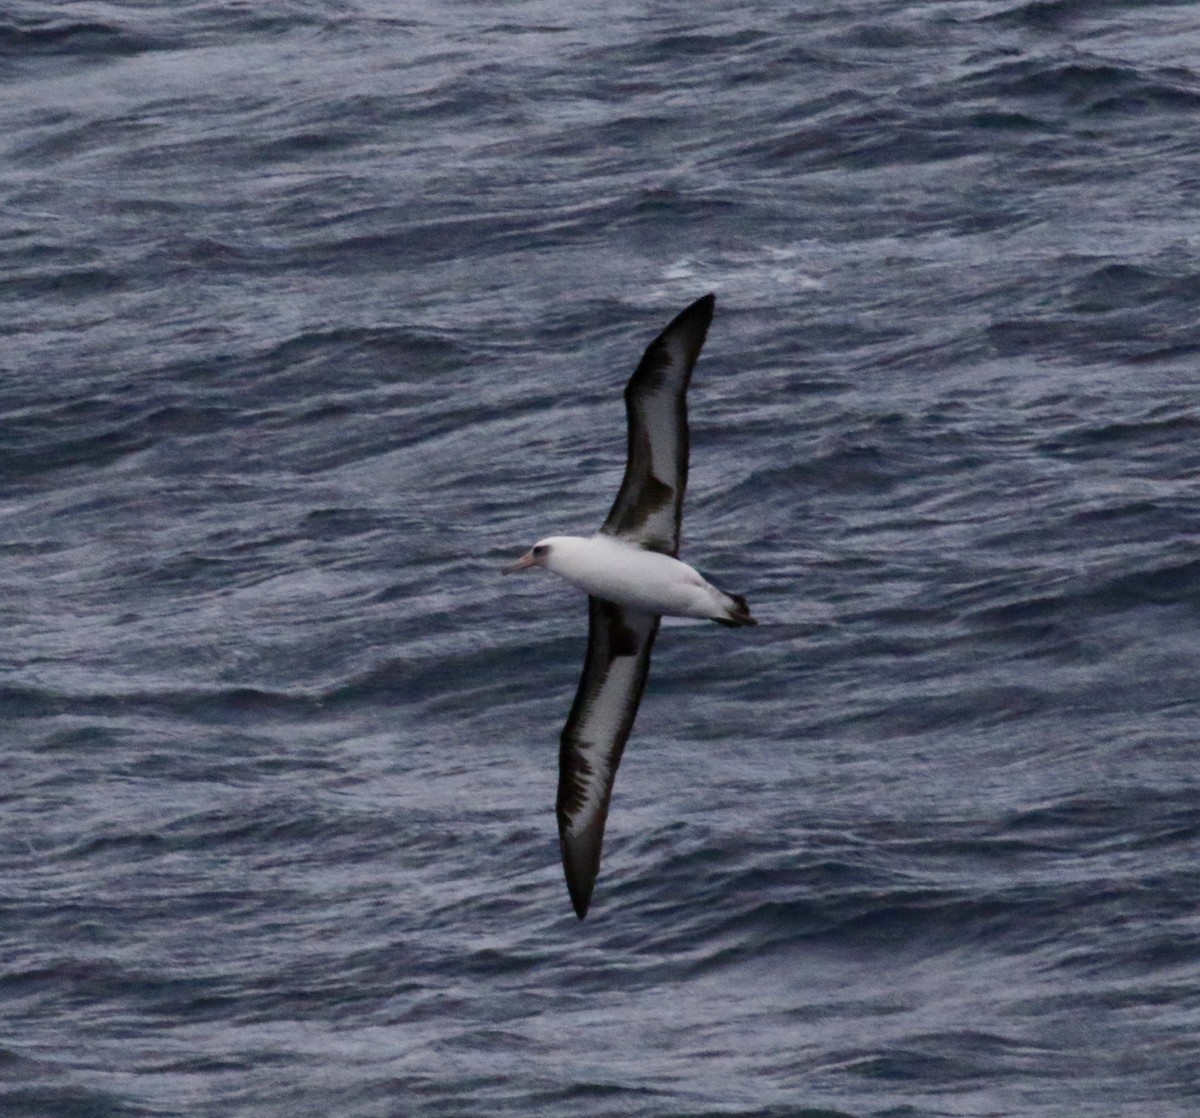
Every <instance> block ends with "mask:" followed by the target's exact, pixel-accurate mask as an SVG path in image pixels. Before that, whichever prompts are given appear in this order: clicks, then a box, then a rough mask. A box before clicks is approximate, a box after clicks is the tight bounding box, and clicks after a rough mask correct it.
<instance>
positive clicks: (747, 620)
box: [716, 591, 758, 629]
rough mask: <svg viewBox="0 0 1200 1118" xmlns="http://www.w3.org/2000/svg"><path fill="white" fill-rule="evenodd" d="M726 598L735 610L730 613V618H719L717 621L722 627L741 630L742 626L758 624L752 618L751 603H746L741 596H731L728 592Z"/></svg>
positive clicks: (732, 609)
mask: <svg viewBox="0 0 1200 1118" xmlns="http://www.w3.org/2000/svg"><path fill="white" fill-rule="evenodd" d="M725 596H726V597H727V598H728V599H729V600H730V601H731V602H732V603H733V608H731V609H730V611H729V616H728V617H718V618H716V620H717V621H718V622H719V623H720V624H722V625H728V626H729V627H730V628H731V629H737V628H740V627H741V626H742V625H757V624H758V622H757V621H756V620H755V619H754V618H753V617H751V616H750V603H749V602H748V601H746V599H745V598H743V597H742V596H741V594H730V593H729V592H728V591H726V594H725Z"/></svg>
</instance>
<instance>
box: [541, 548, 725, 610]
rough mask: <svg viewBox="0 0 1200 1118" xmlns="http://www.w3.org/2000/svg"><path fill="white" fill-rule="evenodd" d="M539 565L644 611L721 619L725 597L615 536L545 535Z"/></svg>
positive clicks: (684, 568) (678, 566)
mask: <svg viewBox="0 0 1200 1118" xmlns="http://www.w3.org/2000/svg"><path fill="white" fill-rule="evenodd" d="M541 542H542V543H543V544H547V545H549V548H550V550H549V553H548V554H547V556H546V558H545V560H544V562H543V563H542V566H544V567H545V568H546V569H547V570H548V571H551V572H552V573H554V574H556V575H558V576H559V577H560V578H563V579H566V581H567V582H569V583H571V584H572V585H574V586H578V587H579V589H580V590H583V591H586V592H587V593H588V594H592V595H594V596H595V597H597V598H604V599H605V600H606V601H609V602H616V603H617V604H618V605H622V606H628V607H629V608H631V609H637V610H642V611H643V612H645V613H657V614H666V615H668V616H673V617H706V618H724V617H727V616H728V615H729V610H730V606H731V605H732V603H731V600H730V598H729V596H728V595H727V594H725V593H723V592H722V591H720V590H718V589H717V588H716V587H715V586H713V585H712V584H711V583H710V582H707V581H706V580H705V578H704V576H703V575H701V574H700V572H699V571H696V570H694V569H693V568H692V567H689V566H688V565H687V564H686V563H683V562H680V560H678V559H672V558H671V556H669V555H663V554H662V553H661V552H657V551H646V550H645V549H644V548H640V547H638V546H637V545H635V544H631V543H627V542H626V541H625V540H622V539H619V538H618V537H616V536H606V535H595V536H591V537H590V538H587V539H585V538H583V537H581V536H551V537H550V538H549V539H546V540H542V541H541Z"/></svg>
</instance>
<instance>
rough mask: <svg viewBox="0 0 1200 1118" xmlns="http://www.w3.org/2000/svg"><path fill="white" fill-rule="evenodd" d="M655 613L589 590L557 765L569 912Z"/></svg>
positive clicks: (587, 876) (589, 869)
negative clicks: (584, 645) (583, 653)
mask: <svg viewBox="0 0 1200 1118" xmlns="http://www.w3.org/2000/svg"><path fill="white" fill-rule="evenodd" d="M658 622H659V618H658V615H657V614H652V613H639V612H638V611H637V610H631V609H626V608H625V607H624V606H618V605H614V604H613V603H612V602H605V601H602V600H601V599H599V598H588V649H587V660H586V661H585V662H584V665H583V677H582V678H581V679H580V681H579V690H578V691H577V692H576V693H575V702H574V704H573V705H572V707H571V714H570V717H568V719H567V724H566V726H565V727H564V728H563V732H562V745H561V749H560V751H559V770H558V836H559V842H560V844H561V846H562V859H563V870H564V871H565V872H566V875H567V889H568V891H569V892H570V894H571V904H572V905H574V906H575V914H576V915H577V916H578V917H579V918H580V919H581V920H582V919H583V918H584V916H585V915H586V914H587V909H588V902H589V901H590V900H591V897H592V887H593V886H594V885H595V884H596V873H597V872H598V871H599V869H600V845H601V843H602V842H603V840H604V821H605V820H606V819H607V818H608V802H609V799H610V798H611V797H612V787H613V778H614V777H615V776H616V775H617V766H618V765H619V764H620V763H621V752H622V751H623V750H624V748H625V741H626V739H627V738H628V737H629V731H630V729H631V728H632V727H633V720H634V717H635V716H636V715H637V709H638V703H639V702H641V698H642V689H643V688H644V687H645V686H646V674H647V672H648V671H649V670H650V649H651V648H652V647H653V645H654V637H655V635H656V634H657V633H658Z"/></svg>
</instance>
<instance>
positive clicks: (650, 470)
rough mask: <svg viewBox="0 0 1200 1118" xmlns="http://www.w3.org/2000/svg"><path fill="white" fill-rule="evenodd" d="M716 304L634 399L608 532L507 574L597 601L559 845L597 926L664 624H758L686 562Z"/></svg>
mask: <svg viewBox="0 0 1200 1118" xmlns="http://www.w3.org/2000/svg"><path fill="white" fill-rule="evenodd" d="M715 303H716V298H715V297H714V296H713V295H705V296H704V298H702V299H697V300H696V301H695V302H694V303H693V304H692V305H691V306H690V307H688V308H687V309H686V310H684V311H683V312H682V313H680V314H679V315H678V316H676V317H675V318H674V319H673V320H672V321H671V322H670V324H669V325H668V326H667V328H666V329H665V330H664V331H663V332H662V333H661V334H659V336H658V337H657V338H655V339H654V341H652V342H651V343H650V345H649V347H648V348H647V349H646V352H645V355H644V356H643V357H642V360H641V363H640V364H639V365H638V367H637V369H636V370H635V371H634V374H633V376H632V377H631V378H630V380H629V384H628V385H627V386H626V388H625V410H626V413H627V416H628V422H629V449H628V457H627V460H626V463H625V477H624V480H623V481H622V482H621V489H620V491H619V492H618V493H617V499H616V501H615V502H614V503H613V506H612V509H611V510H609V514H608V519H607V520H605V521H604V523H603V525H601V527H600V531H599V532H597V533H596V535H594V536H591V537H590V538H583V537H580V536H548V537H546V538H545V539H543V540H539V541H538V542H537V543H536V544H535V545H534V546H533V547H532V548H531V549H530V550H529V551H527V552H526V553H525V554H524V555H523V556H521V558H520V559H518V560H517V561H516V562H515V563H513V564H511V565H510V566H508V567H506V568H505V574H509V573H511V572H513V571H520V570H524V569H525V568H528V567H544V568H545V569H546V570H548V571H550V572H551V573H553V574H556V575H559V576H560V577H561V578H564V579H566V580H567V581H568V582H570V583H572V584H573V585H575V586H578V587H579V588H580V589H581V590H584V591H586V592H587V594H588V647H587V659H586V660H585V662H584V665H583V676H582V678H581V679H580V681H579V690H578V691H577V692H576V694H575V702H574V703H573V704H572V706H571V713H570V715H569V716H568V718H567V724H566V726H565V727H564V728H563V732H562V738H561V747H560V750H559V776H558V834H559V842H560V845H561V847H562V860H563V869H564V871H565V872H566V877H567V890H568V892H569V893H570V894H571V904H572V905H573V906H574V908H575V914H576V915H577V916H578V917H579V918H580V919H581V920H582V919H583V918H584V916H585V915H587V909H588V902H589V901H590V900H591V896H592V888H593V886H594V885H595V884H596V873H597V871H598V870H599V868H600V844H601V842H602V840H603V838H604V821H605V819H606V818H607V817H608V803H609V799H610V797H611V796H612V787H613V778H614V777H615V776H616V773H617V765H618V764H619V763H620V761H621V751H622V750H623V749H624V748H625V741H626V739H627V738H628V737H629V731H630V729H631V728H632V727H633V720H634V717H635V715H636V714H637V708H638V703H639V702H640V701H641V698H642V689H643V688H644V687H645V685H646V674H647V672H648V671H649V668H650V649H651V646H652V645H653V644H654V638H655V636H656V634H657V633H658V623H659V620H660V618H661V617H662V616H663V615H664V614H669V615H672V616H677V617H699V618H708V619H711V620H713V621H716V622H717V623H718V624H720V625H728V626H739V625H754V624H756V622H755V620H754V618H753V617H751V616H750V607H749V606H748V605H747V603H746V599H745V598H743V597H741V596H740V595H738V594H727V593H725V592H724V591H723V590H718V589H717V588H716V587H715V586H713V585H712V583H710V582H709V581H708V580H707V579H705V578H704V577H703V575H701V574H700V573H699V572H698V571H696V570H694V569H693V568H691V567H689V566H688V565H687V564H686V563H682V562H680V560H679V559H677V558H676V556H677V554H678V552H679V525H680V518H681V515H682V511H683V491H684V487H685V486H686V485H687V472H688V428H687V388H688V382H689V381H690V380H691V376H692V368H693V367H694V366H695V364H696V358H697V357H698V356H699V355H700V347H701V346H703V345H704V339H705V337H706V336H707V334H708V326H709V323H710V322H711V321H712V315H713V306H714V304H715Z"/></svg>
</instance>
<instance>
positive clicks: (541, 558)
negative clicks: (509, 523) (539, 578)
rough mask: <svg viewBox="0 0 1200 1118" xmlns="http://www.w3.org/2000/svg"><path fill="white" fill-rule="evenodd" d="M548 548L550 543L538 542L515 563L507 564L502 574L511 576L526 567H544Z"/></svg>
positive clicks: (548, 553)
mask: <svg viewBox="0 0 1200 1118" xmlns="http://www.w3.org/2000/svg"><path fill="white" fill-rule="evenodd" d="M550 546H551V545H550V541H548V540H539V541H538V542H537V543H535V544H534V545H533V547H531V548H530V549H529V550H528V551H527V552H525V554H524V555H522V556H521V558H520V559H518V560H517V561H516V562H515V563H509V565H508V566H507V567H505V568H504V570H503V573H504V574H506V575H511V574H515V573H516V572H517V571H523V570H525V569H526V568H527V567H544V566H545V565H546V561H547V560H548V559H549V558H550Z"/></svg>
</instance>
